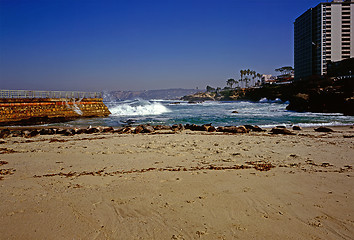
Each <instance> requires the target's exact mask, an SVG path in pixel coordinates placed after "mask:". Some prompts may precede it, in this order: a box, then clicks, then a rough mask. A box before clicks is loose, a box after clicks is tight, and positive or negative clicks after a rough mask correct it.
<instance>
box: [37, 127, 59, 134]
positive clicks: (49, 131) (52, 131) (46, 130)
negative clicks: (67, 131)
mask: <svg viewBox="0 0 354 240" xmlns="http://www.w3.org/2000/svg"><path fill="white" fill-rule="evenodd" d="M55 133H56V130H55V129H54V128H42V129H41V130H40V131H39V134H40V135H53V134H55Z"/></svg>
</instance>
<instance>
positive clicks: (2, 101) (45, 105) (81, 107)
mask: <svg viewBox="0 0 354 240" xmlns="http://www.w3.org/2000/svg"><path fill="white" fill-rule="evenodd" d="M109 114H110V112H109V110H108V108H107V106H106V105H105V104H104V103H103V101H102V98H82V99H79V98H76V99H75V98H71V99H68V98H0V125H2V126H4V125H30V124H41V123H51V122H63V121H69V120H73V119H76V118H83V117H84V118H85V117H105V116H108V115H109Z"/></svg>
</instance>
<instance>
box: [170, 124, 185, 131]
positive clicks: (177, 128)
mask: <svg viewBox="0 0 354 240" xmlns="http://www.w3.org/2000/svg"><path fill="white" fill-rule="evenodd" d="M170 129H171V130H172V131H175V132H176V131H183V130H184V126H183V125H182V124H173V125H172V127H171V128H170Z"/></svg>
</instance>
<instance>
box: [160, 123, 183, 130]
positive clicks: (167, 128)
mask: <svg viewBox="0 0 354 240" xmlns="http://www.w3.org/2000/svg"><path fill="white" fill-rule="evenodd" d="M175 125H177V124H175ZM154 129H155V130H170V129H171V127H170V126H167V125H156V126H154Z"/></svg>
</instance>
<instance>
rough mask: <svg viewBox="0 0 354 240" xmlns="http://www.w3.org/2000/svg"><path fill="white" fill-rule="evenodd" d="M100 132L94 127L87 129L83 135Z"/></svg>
mask: <svg viewBox="0 0 354 240" xmlns="http://www.w3.org/2000/svg"><path fill="white" fill-rule="evenodd" d="M98 132H100V129H99V128H96V127H91V126H90V127H88V128H87V129H86V131H85V133H87V134H92V133H98Z"/></svg>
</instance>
